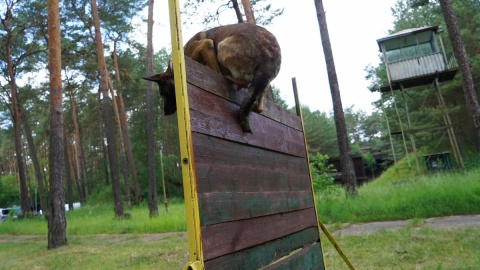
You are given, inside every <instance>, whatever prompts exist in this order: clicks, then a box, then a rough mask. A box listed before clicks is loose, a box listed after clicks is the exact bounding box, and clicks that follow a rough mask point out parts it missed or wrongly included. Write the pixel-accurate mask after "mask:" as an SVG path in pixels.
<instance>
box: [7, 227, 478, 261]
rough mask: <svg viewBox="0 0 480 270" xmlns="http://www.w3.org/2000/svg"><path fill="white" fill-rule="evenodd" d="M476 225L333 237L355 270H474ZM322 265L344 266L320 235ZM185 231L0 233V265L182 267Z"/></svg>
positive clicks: (185, 250) (476, 246) (413, 228)
mask: <svg viewBox="0 0 480 270" xmlns="http://www.w3.org/2000/svg"><path fill="white" fill-rule="evenodd" d="M478 239H480V228H468V229H460V230H434V229H429V228H421V229H418V228H416V227H415V226H408V227H407V228H404V229H400V230H398V231H394V232H392V231H380V232H376V233H371V234H365V235H357V236H337V237H335V240H336V241H337V243H338V244H339V245H340V246H341V248H342V249H343V251H344V253H345V254H346V255H347V257H348V259H349V260H350V261H351V262H352V264H353V265H354V266H355V267H356V269H480V242H479V241H478ZM322 246H323V251H324V259H325V266H326V269H348V267H347V266H346V264H345V263H344V262H343V260H342V259H341V257H340V256H339V255H338V253H337V252H336V251H335V249H334V247H333V246H332V245H331V243H330V242H329V241H328V240H326V237H322ZM187 249H188V248H187V237H186V233H183V232H177V233H168V234H124V235H113V234H109V235H73V236H69V237H68V245H67V246H65V247H61V248H58V249H55V250H48V249H47V248H46V237H45V236H35V235H33V236H14V235H8V234H7V235H5V234H0V261H1V262H2V263H1V264H0V269H9V270H10V269H11V270H15V269H160V270H162V269H165V270H169V269H182V267H183V265H185V264H186V262H188V254H187Z"/></svg>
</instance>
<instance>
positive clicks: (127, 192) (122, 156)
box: [107, 45, 131, 206]
mask: <svg viewBox="0 0 480 270" xmlns="http://www.w3.org/2000/svg"><path fill="white" fill-rule="evenodd" d="M114 47H115V45H114ZM114 51H115V49H114ZM107 78H108V85H109V88H110V94H111V95H112V104H113V112H114V115H115V122H116V123H117V133H118V138H119V140H120V142H119V143H118V144H119V146H120V160H121V162H122V169H123V170H122V171H123V182H124V188H125V196H126V198H125V201H126V202H127V205H128V206H131V198H130V184H129V177H128V166H127V158H126V156H125V145H124V144H123V132H122V126H121V124H120V116H119V113H118V106H117V99H116V98H115V91H114V90H113V85H112V81H111V80H110V77H107Z"/></svg>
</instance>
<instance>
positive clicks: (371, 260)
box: [0, 169, 480, 269]
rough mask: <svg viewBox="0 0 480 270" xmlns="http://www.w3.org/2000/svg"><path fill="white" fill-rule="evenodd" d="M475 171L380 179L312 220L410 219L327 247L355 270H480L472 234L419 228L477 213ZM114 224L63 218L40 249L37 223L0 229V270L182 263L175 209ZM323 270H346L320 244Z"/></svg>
mask: <svg viewBox="0 0 480 270" xmlns="http://www.w3.org/2000/svg"><path fill="white" fill-rule="evenodd" d="M479 175H480V169H476V170H471V171H469V172H465V173H455V174H448V173H447V174H436V175H429V176H418V177H416V178H411V177H405V178H390V179H386V178H381V179H378V180H376V181H374V182H371V183H367V184H365V185H363V186H362V187H360V188H359V195H358V196H357V197H355V198H347V197H346V196H345V194H344V193H343V190H342V189H338V190H337V192H334V193H329V194H321V193H320V194H317V204H318V210H319V216H320V218H321V219H322V221H323V222H324V223H330V224H331V225H330V226H329V227H330V228H333V230H335V228H338V227H339V226H338V225H339V224H340V223H344V222H367V221H375V220H395V219H407V218H408V219H412V221H411V223H410V225H409V226H408V227H407V228H404V229H400V230H397V231H393V232H392V231H380V232H376V233H372V234H364V235H356V236H337V237H335V240H336V241H337V243H338V244H339V245H340V246H341V247H342V249H343V251H344V252H345V253H346V255H347V257H348V258H349V259H350V261H351V262H352V263H353V265H354V266H355V267H356V268H357V269H480V242H479V241H478V239H480V228H468V229H457V230H447V229H442V230H434V229H430V228H419V226H417V225H418V224H420V223H422V222H423V219H424V218H427V217H431V216H444V215H459V214H472V213H480V207H479V205H480V181H479ZM126 212H128V213H130V214H131V216H132V218H131V219H125V220H115V219H114V216H113V207H112V206H111V204H97V205H85V206H83V207H82V208H81V209H80V210H75V211H72V212H68V213H67V215H66V217H67V224H68V225H67V239H68V245H67V246H65V247H61V248H59V249H55V250H48V249H47V239H46V234H47V223H46V221H45V220H44V219H33V220H19V221H7V222H3V223H1V224H0V262H1V263H0V269H29V268H32V269H152V268H155V269H181V268H182V267H183V265H184V264H185V263H186V262H187V261H188V254H187V245H188V240H187V238H186V234H185V232H184V231H185V209H184V204H183V203H182V202H181V201H173V202H171V203H170V204H169V212H168V213H165V211H164V209H163V206H162V205H159V214H160V215H159V217H158V218H154V219H150V218H149V217H148V208H147V206H146V205H142V206H137V207H133V208H131V209H126ZM322 240H323V242H322V244H323V250H324V258H325V264H326V268H327V269H347V266H346V265H345V263H344V262H343V261H342V259H341V258H340V256H339V255H338V254H337V252H336V251H335V249H334V248H333V246H332V245H331V244H330V242H329V241H328V240H326V238H325V237H322Z"/></svg>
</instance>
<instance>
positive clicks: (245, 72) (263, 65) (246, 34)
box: [144, 23, 281, 132]
mask: <svg viewBox="0 0 480 270" xmlns="http://www.w3.org/2000/svg"><path fill="white" fill-rule="evenodd" d="M184 50H185V56H187V57H189V58H191V59H193V60H195V61H197V62H199V63H201V64H203V65H206V66H208V67H209V68H211V69H212V70H214V71H216V72H218V73H220V74H221V75H223V76H225V77H226V78H228V79H229V80H231V81H232V82H234V83H235V84H237V85H238V86H239V88H240V87H245V88H248V92H247V94H246V95H245V97H244V99H243V101H242V104H241V105H240V111H239V114H238V121H239V123H240V126H241V128H242V129H243V131H244V132H251V129H250V123H249V121H248V116H249V114H250V111H251V110H252V109H253V110H254V111H256V112H258V113H261V112H262V111H263V98H264V97H265V94H266V92H267V90H268V88H269V87H270V82H271V81H272V80H273V79H274V78H275V77H276V76H277V74H278V72H279V71H280V64H281V52H280V46H279V45H278V43H277V40H276V38H275V36H273V35H272V34H271V33H270V32H268V31H267V30H266V29H265V28H263V27H260V26H257V25H253V24H246V23H240V24H232V25H226V26H220V27H215V28H212V29H210V30H207V31H202V32H199V33H197V34H196V35H195V36H193V37H192V38H191V39H190V40H189V41H188V42H187V44H186V45H185V47H184ZM144 79H145V80H149V81H154V82H157V83H158V86H159V87H160V94H161V96H162V97H163V98H164V103H165V105H164V112H165V115H170V114H173V113H175V112H176V110H177V109H176V101H175V85H174V82H173V69H172V67H171V63H169V67H168V68H167V70H166V71H165V72H164V73H159V74H156V75H153V76H150V77H145V78H144ZM255 102H256V103H255Z"/></svg>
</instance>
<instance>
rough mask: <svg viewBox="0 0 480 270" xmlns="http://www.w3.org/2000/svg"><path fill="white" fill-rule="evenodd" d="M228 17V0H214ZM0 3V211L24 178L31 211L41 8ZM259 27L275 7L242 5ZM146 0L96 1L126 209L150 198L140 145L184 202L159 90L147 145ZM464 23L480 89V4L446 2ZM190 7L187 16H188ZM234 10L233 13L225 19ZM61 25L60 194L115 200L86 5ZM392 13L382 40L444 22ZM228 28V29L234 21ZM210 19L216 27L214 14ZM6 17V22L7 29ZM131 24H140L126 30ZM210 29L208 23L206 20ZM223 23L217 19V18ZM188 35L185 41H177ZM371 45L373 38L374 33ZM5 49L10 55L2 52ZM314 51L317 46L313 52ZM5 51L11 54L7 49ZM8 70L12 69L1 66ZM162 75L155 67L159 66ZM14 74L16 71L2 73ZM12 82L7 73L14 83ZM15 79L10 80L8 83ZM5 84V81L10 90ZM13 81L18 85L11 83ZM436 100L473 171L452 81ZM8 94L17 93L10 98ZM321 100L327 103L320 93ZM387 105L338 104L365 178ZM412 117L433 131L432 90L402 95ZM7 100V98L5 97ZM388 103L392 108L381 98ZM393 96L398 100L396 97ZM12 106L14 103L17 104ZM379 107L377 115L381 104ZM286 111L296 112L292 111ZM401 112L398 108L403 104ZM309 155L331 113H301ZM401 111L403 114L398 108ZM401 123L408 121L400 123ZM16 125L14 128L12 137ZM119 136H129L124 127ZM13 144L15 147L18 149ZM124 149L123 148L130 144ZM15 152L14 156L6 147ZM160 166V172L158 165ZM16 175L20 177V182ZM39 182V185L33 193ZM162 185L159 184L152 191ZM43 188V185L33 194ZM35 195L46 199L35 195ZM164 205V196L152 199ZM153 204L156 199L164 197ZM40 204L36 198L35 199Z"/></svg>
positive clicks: (66, 6)
mask: <svg viewBox="0 0 480 270" xmlns="http://www.w3.org/2000/svg"><path fill="white" fill-rule="evenodd" d="M202 2H203V1H185V5H186V8H185V12H186V13H185V14H184V16H185V17H186V18H188V16H194V15H195V12H194V11H195V7H196V5H199V4H202ZM212 2H213V3H214V4H217V5H218V6H219V7H224V9H223V10H225V12H227V11H229V8H230V7H231V4H232V2H233V1H227V0H225V1H212ZM5 3H6V5H5V6H3V5H2V7H1V8H0V15H1V19H2V26H1V27H2V28H1V29H0V45H1V48H2V49H1V51H0V68H1V79H0V86H1V87H0V173H1V174H0V177H1V178H0V206H2V207H4V206H9V205H18V204H19V187H20V186H21V185H22V183H21V182H22V181H25V183H23V184H24V185H25V187H26V194H27V196H28V200H29V201H30V205H32V206H33V205H38V202H37V197H36V196H37V192H38V196H39V201H41V200H42V197H43V200H46V197H47V196H46V193H48V190H49V187H48V181H47V179H48V175H49V163H48V153H49V134H50V131H49V125H48V123H49V100H48V99H49V86H48V80H47V77H46V75H45V74H46V72H45V70H46V68H47V65H46V63H48V60H47V40H48V39H47V31H46V3H45V1H36V0H29V1H6V2H5ZM251 3H252V7H253V9H254V11H255V15H256V17H257V18H258V21H257V23H258V24H262V25H269V24H272V23H274V22H275V17H276V16H282V15H281V14H282V9H281V7H279V8H272V6H271V5H270V4H269V1H265V0H257V1H251ZM145 4H146V3H145V1H115V2H112V1H98V9H99V15H100V21H101V27H102V28H101V29H102V40H103V45H104V53H105V55H106V56H108V57H106V64H107V70H108V71H109V73H108V82H109V83H108V85H109V89H108V90H109V91H110V97H114V98H112V99H111V100H112V103H111V105H112V108H113V112H114V116H113V118H112V120H111V121H112V122H113V123H115V125H114V126H115V127H114V130H112V132H114V133H115V137H117V138H118V140H117V143H116V144H115V147H116V151H117V154H118V156H119V159H118V164H117V165H118V168H119V169H121V172H120V176H121V180H122V181H121V189H122V200H123V202H124V203H125V204H127V205H131V204H136V203H140V202H142V201H145V200H146V198H147V196H148V181H147V178H148V177H147V163H146V160H147V157H146V154H147V149H155V150H156V151H155V164H158V166H156V167H155V175H156V178H157V179H164V180H165V181H164V182H165V183H166V184H165V188H166V194H167V196H168V197H177V198H179V197H182V195H183V191H182V181H181V172H180V169H179V158H178V135H177V128H176V118H175V117H164V116H163V115H162V112H161V108H162V102H161V98H160V96H159V93H158V91H157V90H155V92H154V95H155V97H154V98H155V100H156V101H158V102H155V103H154V107H153V111H152V112H150V114H151V115H154V116H155V121H154V130H155V140H154V145H147V143H146V139H145V138H146V126H147V124H146V119H147V114H148V113H147V104H146V103H147V102H146V83H145V81H144V80H143V79H142V77H143V76H145V75H146V74H145V73H146V67H145V59H146V58H147V47H146V45H145V44H144V42H141V41H139V40H138V36H137V35H136V34H135V33H136V29H138V28H142V27H145V26H144V25H145V22H144V20H145V18H142V17H139V15H138V14H143V13H144V12H143V11H144V10H145V9H146V5H145ZM452 4H453V7H454V10H455V13H456V14H457V20H458V23H459V26H460V28H461V34H462V38H463V40H464V43H465V49H466V52H467V55H468V59H469V61H470V66H471V70H472V74H473V77H474V81H475V83H476V85H477V88H476V91H477V95H478V92H479V90H478V85H479V83H480V80H479V79H480V52H479V45H478V44H480V2H479V1H478V0H462V1H453V3H452ZM192 10H193V11H192ZM232 14H233V13H232ZM60 15H61V25H62V29H61V30H62V87H63V92H64V100H63V102H64V106H63V108H64V118H65V120H64V121H65V122H64V123H65V128H64V134H65V140H66V142H67V147H66V149H65V153H66V157H67V159H66V160H67V161H68V162H67V166H68V167H66V168H67V169H66V173H67V175H66V183H67V192H66V199H67V201H68V202H69V203H71V202H73V201H81V202H83V203H85V202H88V201H89V198H91V197H103V198H109V199H110V200H111V197H112V188H111V185H112V182H111V170H112V169H111V168H109V166H108V155H107V146H108V145H107V143H106V137H105V128H106V126H105V125H104V123H105V120H104V113H103V111H102V105H101V100H102V98H103V95H102V93H101V91H100V89H99V88H100V84H99V74H98V66H97V59H96V51H95V50H96V46H95V43H94V42H93V40H94V39H93V29H94V28H93V22H92V19H91V17H92V15H91V14H90V9H89V1H85V0H82V1H72V0H66V1H62V2H61V14H60ZM392 15H393V17H394V22H393V29H391V30H390V32H391V33H394V32H397V31H400V30H403V29H407V28H415V27H419V26H427V25H445V22H444V21H443V16H442V12H441V9H440V6H439V3H438V1H430V3H429V4H428V5H425V6H421V7H416V8H412V7H411V6H409V5H408V4H407V1H401V0H399V1H397V2H396V4H395V6H394V7H392ZM231 16H232V20H231V22H236V17H235V15H231ZM211 20H212V21H213V22H211V23H213V24H215V20H216V19H215V12H213V13H212V17H211ZM7 22H9V23H8V24H7ZM133 22H140V23H138V24H137V23H135V24H134V23H133ZM209 23H210V22H209ZM222 23H223V21H222ZM442 35H444V36H443V37H442V38H443V40H444V42H445V45H446V50H447V51H451V46H450V44H449V42H447V40H448V38H447V33H443V34H442ZM185 38H188V37H184V39H185ZM379 38H380V37H379ZM7 48H8V50H7ZM155 49H157V51H156V52H155V54H154V61H153V62H154V66H155V67H156V70H159V69H160V68H159V67H165V66H166V63H167V61H168V59H169V58H170V56H169V50H170V49H169V48H155ZM318 49H319V50H321V48H318ZM7 52H8V53H7ZM379 62H380V64H379V65H378V66H366V67H365V70H359V71H358V72H359V73H363V74H364V75H365V77H366V79H368V80H371V81H372V83H373V82H375V83H379V84H382V83H383V84H385V82H386V73H385V67H384V65H383V60H382V59H380V61H379ZM9 66H10V67H13V68H12V69H9V68H8V67H9ZM161 69H163V68H161ZM9 70H12V71H13V74H12V73H11V72H9ZM12 75H13V76H12ZM12 80H13V82H12ZM12 83H13V84H12ZM12 85H15V87H13V88H12ZM441 89H442V91H443V94H444V98H445V101H446V103H447V107H448V110H449V113H450V117H451V118H452V122H453V128H454V130H455V132H456V135H457V139H458V143H459V145H460V149H461V150H462V154H463V157H464V160H465V164H466V167H467V169H469V168H473V167H475V166H478V165H479V162H478V159H477V157H478V151H479V150H480V145H478V141H477V138H476V135H475V131H474V127H473V124H472V121H471V120H470V116H469V114H468V112H467V109H466V106H465V99H464V95H463V94H462V91H463V89H462V84H461V80H460V75H459V74H457V76H456V77H455V79H454V80H452V81H450V82H445V83H442V84H441ZM15 96H16V97H15ZM274 98H275V101H276V102H277V103H278V104H280V105H282V106H284V107H286V108H288V107H289V106H288V105H287V103H286V101H285V100H283V99H282V97H281V95H280V92H279V89H278V88H276V87H274ZM325 98H328V99H329V97H325ZM385 98H386V99H387V102H382V101H381V100H378V101H376V102H375V103H374V105H375V109H374V110H372V111H371V112H366V111H363V110H358V109H356V108H354V107H347V108H345V118H346V125H347V128H348V135H349V138H350V143H351V149H352V154H356V155H363V158H364V164H365V167H366V170H367V174H368V173H369V172H371V171H374V170H377V169H379V168H384V167H386V166H390V165H391V164H392V155H393V153H392V151H391V142H390V140H389V136H388V131H387V124H386V123H387V120H388V122H389V124H390V125H391V129H392V130H399V126H398V121H397V120H396V114H395V112H394V106H393V102H392V100H391V99H389V98H390V97H389V96H385ZM408 98H409V111H410V113H411V118H412V119H413V122H414V123H415V125H416V126H417V127H427V126H432V125H438V124H439V122H441V113H440V110H441V108H440V107H439V106H438V105H437V99H436V97H435V96H434V91H433V89H432V87H430V86H426V87H418V88H412V89H408ZM14 99H16V100H14ZM388 99H389V101H388ZM396 99H398V100H402V98H401V97H400V96H397V97H396ZM14 104H15V105H14ZM382 104H383V105H384V107H385V108H384V109H383V108H382ZM14 107H16V108H18V110H19V112H20V117H19V118H15V117H14V113H13V111H14V110H13V108H14ZM289 109H291V110H293V109H294V108H289ZM399 109H400V110H403V108H401V106H400V107H399ZM302 111H303V116H304V122H305V129H306V136H307V144H308V148H309V153H310V154H312V157H313V161H315V154H317V153H321V154H322V155H328V156H330V157H335V156H337V155H338V148H337V142H336V133H335V122H334V119H333V115H332V113H331V112H323V111H319V110H314V111H312V110H311V109H310V108H308V107H306V106H305V107H303V108H302ZM400 115H403V116H402V117H404V115H405V112H401V113H400ZM403 122H404V123H405V122H406V121H403ZM14 126H18V127H19V130H20V131H21V134H20V136H16V135H15V129H14ZM125 130H126V131H125ZM15 139H19V140H20V145H19V146H17V145H16V143H15V141H14V140H15ZM416 140H417V146H418V147H419V152H420V155H422V154H429V153H434V152H443V151H448V150H449V145H448V140H447V139H446V138H445V135H444V134H443V133H442V132H441V131H437V132H423V133H417V134H416ZM129 143H130V146H129ZM392 144H393V149H395V155H396V157H397V158H399V159H400V158H402V157H405V156H406V155H405V152H404V151H402V150H401V149H402V146H401V144H402V141H401V137H399V136H393V137H392ZM16 147H19V149H15V148H16ZM362 149H370V150H369V151H370V152H375V151H379V152H381V153H382V154H383V155H386V156H387V158H384V159H383V160H382V161H384V162H383V163H382V162H378V160H375V157H374V156H373V155H372V154H371V153H369V151H365V150H364V151H362ZM17 153H21V160H22V166H18V165H17V162H16V160H17V158H18V155H17ZM162 168H163V170H162ZM21 174H24V176H25V177H24V180H22V177H20V175H21ZM42 186H43V187H44V188H42ZM163 187H164V186H163V183H162V181H160V180H159V181H157V182H156V189H157V190H158V191H160V190H162V189H163ZM41 189H43V190H41ZM42 193H43V194H42ZM160 198H161V196H160ZM161 200H162V199H160V201H161ZM42 204H44V203H42Z"/></svg>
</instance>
